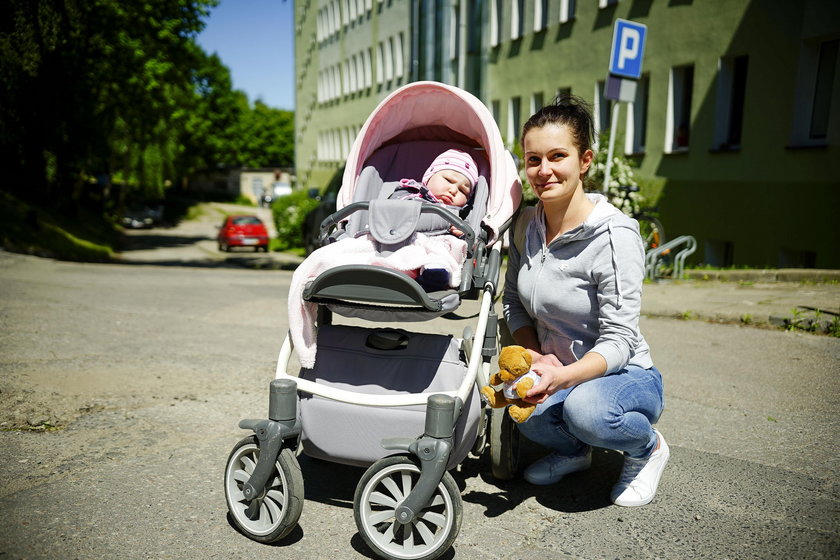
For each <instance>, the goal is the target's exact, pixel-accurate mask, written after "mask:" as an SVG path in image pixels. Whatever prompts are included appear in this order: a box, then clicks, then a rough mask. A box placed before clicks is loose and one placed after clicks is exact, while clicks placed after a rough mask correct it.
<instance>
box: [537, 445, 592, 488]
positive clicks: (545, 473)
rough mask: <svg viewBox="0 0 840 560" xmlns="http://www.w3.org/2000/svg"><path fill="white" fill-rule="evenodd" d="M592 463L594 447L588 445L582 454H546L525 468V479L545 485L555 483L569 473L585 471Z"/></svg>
mask: <svg viewBox="0 0 840 560" xmlns="http://www.w3.org/2000/svg"><path fill="white" fill-rule="evenodd" d="M591 464H592V448H591V447H587V448H586V452H585V453H582V454H581V455H571V456H569V455H563V454H561V453H558V452H554V453H551V454H550V455H546V456H545V457H543V458H542V459H540V460H538V461H535V462H533V463H531V465H530V466H529V467H528V468H527V469H525V473H524V477H525V480H527V481H528V482H530V483H531V484H537V485H539V486H544V485H546V484H554V483H555V482H558V481H559V480H560V479H561V478H563V477H564V476H566V475H567V474H571V473H573V472H578V471H585V470H586V469H588V468H589V466H590V465H591Z"/></svg>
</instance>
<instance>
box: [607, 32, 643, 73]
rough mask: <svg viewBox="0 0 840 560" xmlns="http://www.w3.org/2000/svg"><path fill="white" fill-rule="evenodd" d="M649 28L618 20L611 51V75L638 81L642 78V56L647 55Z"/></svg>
mask: <svg viewBox="0 0 840 560" xmlns="http://www.w3.org/2000/svg"><path fill="white" fill-rule="evenodd" d="M646 33H647V26H646V25H644V24H642V23H636V22H634V21H628V20H626V19H617V20H616V21H615V27H613V42H612V49H610V74H613V75H615V76H622V77H625V78H632V79H634V80H638V79H639V78H641V77H642V56H643V55H644V53H645V35H646Z"/></svg>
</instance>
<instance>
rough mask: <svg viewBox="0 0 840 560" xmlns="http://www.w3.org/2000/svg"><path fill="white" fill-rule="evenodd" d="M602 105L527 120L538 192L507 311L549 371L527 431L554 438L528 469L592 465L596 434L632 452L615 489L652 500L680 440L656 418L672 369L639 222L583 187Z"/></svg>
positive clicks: (546, 474)
mask: <svg viewBox="0 0 840 560" xmlns="http://www.w3.org/2000/svg"><path fill="white" fill-rule="evenodd" d="M592 137H593V126H592V114H591V112H590V110H589V108H588V107H587V106H586V104H585V102H583V101H582V100H580V99H579V98H575V97H567V98H562V99H558V100H556V101H555V102H554V104H552V105H549V106H547V107H544V108H543V109H541V110H540V111H538V112H537V113H536V114H534V115H533V116H532V117H531V118H530V119H529V120H528V122H527V123H525V126H524V127H523V132H522V147H523V152H524V161H525V169H526V174H527V177H528V182H529V183H530V184H531V187H532V188H533V189H534V192H535V193H536V195H537V197H538V198H539V203H538V205H537V210H536V212H535V213H534V218H533V219H532V220H531V221H530V223H529V224H528V225H527V229H526V234H525V243H524V246H523V247H522V250H521V252H522V254H521V255H520V251H519V250H517V248H516V247H513V246H512V247H511V250H510V256H509V263H508V270H507V276H506V280H505V281H506V288H505V294H504V313H505V318H506V320H507V322H508V326H509V327H510V330H511V332H512V333H513V337H514V339H515V340H516V342H517V344H520V345H522V346H524V347H525V348H527V349H528V350H529V352H530V353H531V356H532V358H533V366H532V369H533V370H534V371H535V372H537V373H538V374H539V375H540V380H539V383H537V384H536V385H535V386H534V387H533V388H532V389H531V390H530V391H528V395H527V397H526V400H528V401H529V402H532V403H535V404H537V405H538V406H537V409H536V410H535V412H534V413H533V414H532V415H531V417H530V418H529V419H528V420H527V421H526V422H524V423H522V424H519V429H520V430H521V432H522V433H523V434H524V435H525V436H526V437H528V438H529V439H531V440H533V441H536V442H538V443H540V444H542V445H545V446H546V447H549V448H551V449H553V450H554V452H553V453H551V454H550V455H548V456H546V457H544V458H542V459H540V460H539V461H537V462H535V463H534V464H532V465H530V466H529V467H528V468H527V469H526V470H525V479H526V480H528V481H529V482H531V483H533V484H553V483H555V482H557V481H559V480H560V479H561V478H562V477H563V476H564V475H566V474H569V473H572V472H577V471H580V470H584V469H586V468H588V467H589V466H590V464H591V460H592V451H591V446H597V447H603V448H608V449H616V450H619V451H622V452H623V453H624V467H623V469H622V473H621V478H620V480H619V481H618V483H617V484H616V485H615V486H614V487H613V489H612V492H611V496H610V497H611V499H612V501H613V503H615V504H618V505H621V506H642V505H645V504H647V503H649V502H650V501H651V500H652V499H653V497H654V495H655V494H656V489H657V486H658V484H659V479H660V477H661V475H662V471H663V470H664V468H665V464H666V463H667V462H668V457H669V449H668V445H667V443H665V439H664V438H663V437H662V435H661V434H660V433H659V432H658V431H657V430H655V429H653V427H652V424H653V423H655V422H656V421H657V420H658V419H659V415H660V414H661V413H662V409H663V405H664V402H663V393H662V378H661V376H660V373H659V371H658V370H657V369H656V368H655V367H653V361H652V360H651V356H650V351H649V348H648V345H647V342H645V339H644V337H643V336H642V334H641V333H640V332H639V314H640V308H641V295H642V280H643V278H644V250H643V248H642V240H641V237H640V235H639V227H638V223H637V222H636V221H635V220H633V219H632V218H629V217H627V216H625V215H624V214H622V213H621V212H620V211H619V210H618V209H616V208H615V207H614V206H612V205H611V204H610V203H609V202H607V200H606V199H605V198H604V197H603V196H602V195H598V194H586V193H584V191H583V178H584V176H585V175H586V173H587V171H588V170H589V167H590V165H591V164H592V159H593V153H592Z"/></svg>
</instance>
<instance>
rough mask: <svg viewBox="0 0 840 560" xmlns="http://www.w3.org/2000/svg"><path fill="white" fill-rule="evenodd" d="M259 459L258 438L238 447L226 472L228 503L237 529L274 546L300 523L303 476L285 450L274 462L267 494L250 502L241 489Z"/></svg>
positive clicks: (291, 453)
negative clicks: (273, 543)
mask: <svg viewBox="0 0 840 560" xmlns="http://www.w3.org/2000/svg"><path fill="white" fill-rule="evenodd" d="M259 457H260V446H259V441H258V440H257V438H256V437H254V436H250V437H247V438H245V439H243V440H242V441H240V442H239V443H237V444H236V446H235V447H234V448H233V451H231V452H230V457H228V461H227V467H226V468H225V499H226V500H227V505H228V511H229V512H230V517H231V519H232V520H233V523H234V525H235V526H236V528H237V529H239V530H240V531H241V532H242V533H243V534H244V535H245V536H247V537H248V538H250V539H252V540H255V541H257V542H261V543H272V542H275V541H277V540H279V539H282V538H283V537H285V536H286V535H288V534H289V533H290V532H291V531H292V529H294V528H295V525H297V522H298V520H299V519H300V514H301V512H302V511H303V500H304V492H303V475H302V474H301V472H300V464H299V463H298V460H297V458H296V457H295V454H294V452H293V451H292V450H291V449H289V448H285V447H284V448H283V449H282V450H281V451H280V454H279V455H278V456H277V460H276V461H275V462H274V472H273V473H272V475H271V477H270V478H269V481H268V484H267V487H266V489H265V491H264V492H263V493H262V494H261V495H260V496H258V497H256V498H254V499H253V500H248V499H246V498H245V495H244V494H243V492H242V486H243V485H244V484H245V483H246V482H247V481H248V479H249V478H250V477H251V475H252V474H253V472H254V467H255V466H256V465H257V460H258V459H259Z"/></svg>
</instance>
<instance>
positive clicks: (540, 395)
mask: <svg viewBox="0 0 840 560" xmlns="http://www.w3.org/2000/svg"><path fill="white" fill-rule="evenodd" d="M549 356H550V357H551V358H554V360H553V362H554V363H549V360H543V361H540V362H538V363H532V364H531V371H533V372H534V373H536V374H537V375H539V376H540V380H539V382H538V383H537V384H536V385H534V386H533V387H531V389H530V390H529V391H528V393H526V395H525V398H524V399H523V400H524V401H526V402H529V403H531V404H540V403H542V402H543V401H545V399H547V398H548V397H550V396H551V395H553V394H554V393H556V392H557V391H559V390H560V389H565V388H566V387H569V386H570V385H571V380H570V379H569V376H568V375H567V372H566V371H564V370H566V369H567V368H566V366H564V365H563V364H561V363H560V361H559V360H558V359H557V357H556V356H554V355H553V354H549V355H548V356H544V358H548V357H549Z"/></svg>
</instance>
